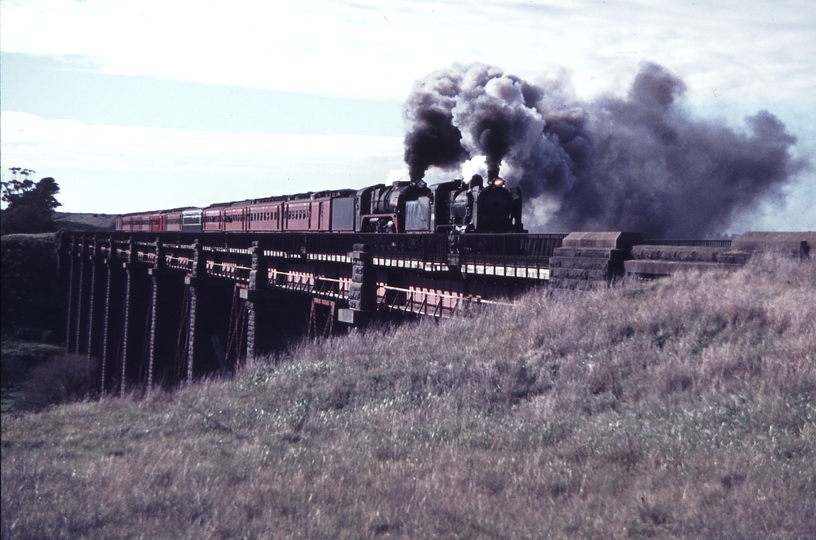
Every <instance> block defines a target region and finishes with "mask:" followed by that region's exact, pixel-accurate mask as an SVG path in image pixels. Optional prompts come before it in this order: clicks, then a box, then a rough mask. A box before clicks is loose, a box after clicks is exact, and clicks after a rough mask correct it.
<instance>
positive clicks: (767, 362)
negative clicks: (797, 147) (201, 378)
mask: <svg viewBox="0 0 816 540" xmlns="http://www.w3.org/2000/svg"><path fill="white" fill-rule="evenodd" d="M2 446H3V451H2V535H3V538H9V539H11V538H79V537H82V538H196V539H203V538H288V537H301V538H367V537H374V536H378V535H380V536H383V537H404V538H433V537H444V538H604V539H608V538H647V537H654V538H688V539H692V538H694V539H697V538H740V539H752V538H757V539H759V538H762V539H768V538H779V539H782V538H784V539H794V538H801V539H806V538H814V537H816V450H815V449H816V268H815V266H814V263H813V262H809V263H801V264H800V263H793V262H787V261H782V262H779V261H776V262H767V261H766V262H764V263H752V264H751V265H750V266H749V267H747V268H746V269H744V270H741V271H738V272H735V273H733V274H706V275H702V276H701V275H699V274H689V275H681V276H677V277H675V278H672V279H665V280H661V281H656V282H651V283H645V284H629V285H627V286H626V287H621V288H616V289H614V290H611V291H608V292H598V293H593V294H586V295H583V296H578V297H576V298H575V299H572V300H561V301H557V302H556V301H552V300H548V299H547V298H546V297H545V295H544V294H542V293H535V294H531V295H529V296H527V297H526V298H525V299H524V300H523V301H522V302H521V303H520V304H519V305H517V306H515V307H512V308H506V309H505V308H502V309H498V310H492V309H491V310H488V311H485V312H483V313H479V314H474V315H473V316H470V317H467V318H462V319H458V320H452V321H445V322H441V323H439V324H435V323H434V322H431V321H424V322H420V323H416V324H409V325H405V326H403V327H401V328H397V329H383V330H381V331H374V330H371V331H368V332H366V333H364V334H359V335H353V336H349V337H344V338H340V339H333V340H331V341H327V342H323V343H317V344H311V345H308V344H307V345H303V346H302V347H300V348H298V349H297V350H295V351H293V352H291V353H290V354H288V355H286V356H284V357H280V358H277V359H273V360H268V361H257V362H255V363H253V364H252V365H250V366H247V367H246V368H245V369H243V370H242V371H240V372H239V373H238V374H237V375H236V376H235V377H234V378H233V379H231V380H211V381H205V382H201V383H197V384H194V385H192V386H190V387H188V388H184V389H181V390H179V391H177V392H174V393H172V394H167V393H161V392H159V393H156V394H153V395H152V396H148V397H146V398H143V399H135V398H130V399H114V398H105V399H102V400H101V401H98V402H86V403H79V404H73V405H67V406H62V407H58V408H54V409H51V410H48V411H47V412H43V413H39V414H28V415H23V416H19V417H9V416H8V415H5V416H4V418H3V423H2Z"/></svg>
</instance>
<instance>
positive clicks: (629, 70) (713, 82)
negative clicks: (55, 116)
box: [2, 0, 816, 104]
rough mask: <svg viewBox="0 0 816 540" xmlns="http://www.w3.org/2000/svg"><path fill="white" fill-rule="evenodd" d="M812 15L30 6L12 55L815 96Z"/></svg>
mask: <svg viewBox="0 0 816 540" xmlns="http://www.w3.org/2000/svg"><path fill="white" fill-rule="evenodd" d="M814 29H816V11H814V10H813V9H812V5H810V3H809V2H807V1H806V0H783V1H779V2H766V1H760V0H753V1H747V2H746V1H737V0H721V1H716V2H705V3H691V2H676V1H664V2H646V1H645V0H624V1H616V2H597V1H596V2H588V1H584V2H568V1H544V2H542V1H535V2H533V1H530V2H512V1H502V0H493V1H486V2H481V3H478V4H474V3H472V2H465V1H461V2H457V1H450V2H421V1H420V2H417V1H407V0H391V1H386V2H382V1H378V2H374V1H373V0H359V1H358V2H354V3H352V2H340V1H334V2H332V1H326V0H311V1H309V2H298V3H295V2H291V3H290V2H260V1H253V0H244V1H236V2H230V3H225V2H219V1H214V0H199V1H196V2H188V1H168V0H138V1H117V2H107V1H104V0H86V1H84V2H74V1H71V0H19V1H17V2H14V1H10V2H5V3H4V4H3V18H2V36H3V49H4V50H6V51H9V52H24V53H31V54H41V55H63V56H72V55H74V56H79V57H87V58H90V59H93V60H94V61H95V62H98V65H99V67H100V68H101V69H103V70H105V71H108V72H113V73H120V74H147V75H153V76H156V77H160V78H171V79H182V80H191V81H198V82H207V83H218V84H235V85H243V86H257V87H266V88H274V89H280V90H290V91H298V92H314V93H327V94H340V95H346V96H355V97H397V98H401V97H404V96H405V95H407V93H408V91H409V89H410V86H411V84H412V82H413V81H414V80H416V79H417V78H419V77H421V76H423V75H425V74H426V73H428V72H429V71H432V70H434V69H438V68H442V67H447V66H448V65H450V64H451V63H452V62H454V61H462V62H471V61H476V60H479V61H484V62H487V63H492V64H496V65H498V66H500V67H502V68H505V69H507V70H509V71H512V72H515V73H517V74H519V75H521V76H524V77H534V76H537V75H539V74H541V73H553V72H555V71H556V70H557V69H558V68H559V67H560V66H566V67H567V68H568V69H570V70H571V71H572V73H573V74H574V78H575V82H576V88H577V90H578V91H579V93H581V97H589V96H591V95H594V94H597V93H599V92H602V91H608V90H610V89H612V90H619V91H622V90H623V89H624V88H625V85H626V84H627V83H628V81H630V80H631V78H632V74H633V73H634V71H635V70H636V69H637V65H638V63H639V62H640V61H642V60H651V61H655V62H658V63H660V64H662V65H665V66H666V67H668V68H669V69H670V70H672V71H674V72H675V73H677V74H678V75H680V76H681V77H682V78H683V79H684V80H686V81H687V82H688V83H689V86H690V97H691V98H692V100H694V101H695V102H699V104H703V103H705V102H707V101H710V100H712V99H714V96H713V95H712V91H714V90H716V91H717V98H718V99H720V100H723V99H725V100H730V101H743V100H747V99H751V100H754V99H756V98H758V97H759V98H763V97H766V98H773V99H774V100H780V99H784V100H798V101H803V102H806V103H811V104H812V103H813V99H814V98H813V96H812V95H811V94H812V89H813V88H814V87H816V61H814V59H813V55H812V52H813V49H814V45H816V30H814Z"/></svg>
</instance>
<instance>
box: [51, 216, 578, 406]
mask: <svg viewBox="0 0 816 540" xmlns="http://www.w3.org/2000/svg"><path fill="white" fill-rule="evenodd" d="M566 236H567V235H566V234H472V235H460V236H452V237H448V236H445V235H414V234H390V235H381V234H325V233H268V234H258V233H254V234H253V233H237V234H235V233H227V234H223V233H221V234H201V233H156V232H152V233H151V232H117V233H74V232H63V233H62V237H61V247H60V273H61V275H62V276H63V278H64V279H65V280H66V281H67V283H68V284H69V286H68V321H67V329H68V330H67V338H66V345H67V350H68V352H69V353H74V354H80V355H87V356H88V358H89V359H90V360H91V361H92V365H93V367H94V368H95V372H96V380H97V386H98V389H99V390H101V391H103V392H117V391H118V392H121V393H124V392H126V391H127V389H128V388H129V387H130V386H132V385H141V384H146V385H148V386H152V385H154V384H162V385H165V386H173V385H176V384H178V383H180V382H183V381H189V380H190V379H192V378H193V377H196V376H200V375H205V374H208V373H213V372H219V371H229V370H231V369H233V368H234V366H235V365H236V363H238V362H240V361H241V360H242V359H244V358H246V357H252V356H258V355H263V354H268V353H271V352H274V351H276V350H280V349H282V348H283V347H284V346H285V345H286V343H287V342H288V341H291V340H293V339H298V336H303V335H304V334H306V335H309V336H310V337H321V336H324V337H326V336H329V335H331V334H332V333H334V332H336V331H338V330H340V329H342V327H344V326H345V327H349V328H350V327H357V326H360V325H364V324H366V322H367V321H369V320H370V319H372V318H375V317H382V316H388V314H396V313H399V314H414V315H417V316H429V317H437V318H442V317H452V316H455V315H456V314H457V313H460V312H462V311H464V310H466V309H468V307H469V306H474V305H479V304H487V303H492V302H497V301H501V300H502V299H510V298H513V297H514V296H516V295H518V294H519V293H521V292H524V291H527V290H529V289H530V288H532V287H536V286H540V285H542V284H546V283H547V281H548V280H549V279H550V265H549V262H550V257H551V256H552V255H553V252H554V250H555V249H556V248H558V247H559V246H561V244H562V240H563V239H564V237H566Z"/></svg>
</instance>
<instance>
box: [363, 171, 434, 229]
mask: <svg viewBox="0 0 816 540" xmlns="http://www.w3.org/2000/svg"><path fill="white" fill-rule="evenodd" d="M432 200H433V193H432V192H431V190H430V189H429V188H428V187H427V186H425V185H424V183H417V182H394V183H393V184H392V185H390V186H386V185H384V184H377V185H376V186H371V187H368V188H363V189H361V190H359V191H358V192H357V208H358V212H357V218H358V226H357V230H358V231H359V232H376V233H394V232H428V231H430V230H432V229H431V221H432V219H431V204H432Z"/></svg>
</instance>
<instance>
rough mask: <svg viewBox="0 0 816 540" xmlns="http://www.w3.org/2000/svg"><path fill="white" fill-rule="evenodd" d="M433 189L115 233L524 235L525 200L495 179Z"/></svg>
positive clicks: (203, 214) (247, 210)
mask: <svg viewBox="0 0 816 540" xmlns="http://www.w3.org/2000/svg"><path fill="white" fill-rule="evenodd" d="M484 184H485V182H484V179H483V178H482V177H481V176H479V175H474V176H473V177H472V178H471V179H470V181H467V182H466V181H465V180H462V179H460V180H453V181H449V182H442V183H440V184H435V185H432V186H428V185H426V184H425V183H424V182H422V181H419V182H409V181H401V182H395V183H393V184H392V185H389V186H386V185H385V184H377V185H375V186H369V187H365V188H362V189H359V190H356V191H355V190H350V189H341V190H330V191H321V192H317V193H311V192H310V193H302V194H297V195H286V196H279V197H267V198H262V199H251V200H245V201H237V202H229V203H218V204H213V205H211V206H208V207H207V208H179V209H175V210H166V211H159V212H148V213H134V214H125V215H122V216H119V217H118V218H117V221H116V230H117V231H148V232H164V231H178V232H204V233H208V232H256V231H257V232H363V233H384V234H387V233H428V232H434V233H454V234H457V233H467V232H478V233H509V232H524V228H523V226H522V223H521V192H520V191H519V189H518V188H508V187H507V186H505V185H504V180H503V179H502V178H500V177H499V176H498V171H489V173H488V183H487V186H485V185H484Z"/></svg>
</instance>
